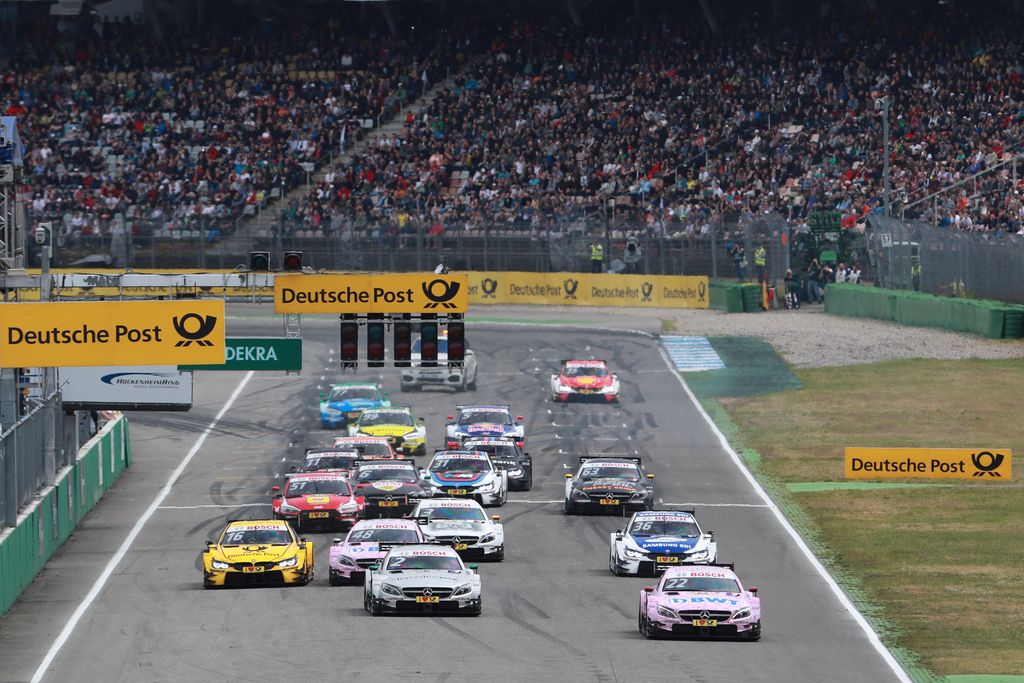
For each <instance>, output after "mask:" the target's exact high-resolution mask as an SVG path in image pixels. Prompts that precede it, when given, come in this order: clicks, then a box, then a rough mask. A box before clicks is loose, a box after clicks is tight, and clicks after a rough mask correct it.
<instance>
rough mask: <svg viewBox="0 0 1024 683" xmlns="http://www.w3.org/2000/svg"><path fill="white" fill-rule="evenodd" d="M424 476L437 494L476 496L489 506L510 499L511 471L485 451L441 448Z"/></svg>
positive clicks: (423, 472) (423, 473)
mask: <svg viewBox="0 0 1024 683" xmlns="http://www.w3.org/2000/svg"><path fill="white" fill-rule="evenodd" d="M421 476H422V478H423V482H424V486H425V487H427V488H428V489H429V490H430V492H431V494H432V495H434V496H452V497H466V498H472V499H473V500H475V501H477V502H478V503H480V504H481V505H487V506H500V505H504V504H505V503H506V501H508V473H507V472H505V471H503V470H499V469H498V468H497V467H495V466H494V463H492V462H491V456H489V455H487V454H486V453H484V452H482V451H437V452H436V453H434V457H433V458H432V459H431V461H430V464H429V465H428V466H427V467H426V469H423V470H421Z"/></svg>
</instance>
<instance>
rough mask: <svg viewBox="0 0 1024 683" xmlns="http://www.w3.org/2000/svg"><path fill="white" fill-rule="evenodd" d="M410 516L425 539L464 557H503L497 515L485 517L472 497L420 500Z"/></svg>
mask: <svg viewBox="0 0 1024 683" xmlns="http://www.w3.org/2000/svg"><path fill="white" fill-rule="evenodd" d="M410 517H412V518H413V519H415V520H416V521H417V522H418V523H419V524H420V531H422V532H423V536H424V538H426V540H428V541H433V542H435V543H440V544H442V545H446V546H449V547H451V548H452V549H454V550H455V552H457V553H459V555H460V556H461V557H462V559H464V560H468V559H477V560H494V561H495V562H501V561H502V560H503V559H505V529H504V527H502V525H501V516H499V515H494V516H492V517H490V518H488V517H487V513H485V512H484V509H483V507H481V506H480V503H478V502H476V501H475V500H466V499H463V498H430V499H427V500H421V501H419V502H418V503H417V504H416V507H415V508H414V509H413V511H412V514H411V515H410Z"/></svg>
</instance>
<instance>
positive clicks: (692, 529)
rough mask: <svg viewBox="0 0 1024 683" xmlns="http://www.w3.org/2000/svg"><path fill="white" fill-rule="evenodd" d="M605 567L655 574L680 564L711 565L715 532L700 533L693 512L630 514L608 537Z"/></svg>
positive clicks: (715, 554) (714, 556)
mask: <svg viewBox="0 0 1024 683" xmlns="http://www.w3.org/2000/svg"><path fill="white" fill-rule="evenodd" d="M609 542H610V552H609V556H608V568H609V569H610V570H611V572H612V573H613V574H616V575H620V576H621V575H623V574H647V575H652V574H657V573H660V572H663V571H665V570H666V569H669V568H670V567H676V566H679V565H681V564H714V563H715V561H717V559H718V544H717V543H716V542H715V536H714V532H712V531H707V532H704V531H701V528H700V526H699V525H698V524H697V519H696V518H695V517H694V516H693V510H650V511H642V512H635V513H633V517H632V518H631V519H630V520H629V523H628V524H627V525H626V527H625V528H624V529H618V530H616V531H613V532H612V534H611V536H610V538H609Z"/></svg>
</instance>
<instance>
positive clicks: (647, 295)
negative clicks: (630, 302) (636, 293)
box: [640, 282, 654, 301]
mask: <svg viewBox="0 0 1024 683" xmlns="http://www.w3.org/2000/svg"><path fill="white" fill-rule="evenodd" d="M653 291H654V285H652V284H651V283H650V282H645V283H643V284H642V285H640V293H641V295H642V296H643V298H642V299H640V300H641V301H650V300H651V292H653Z"/></svg>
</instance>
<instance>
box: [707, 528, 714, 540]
mask: <svg viewBox="0 0 1024 683" xmlns="http://www.w3.org/2000/svg"><path fill="white" fill-rule="evenodd" d="M705 533H706V534H707V535H708V536H711V537H712V538H714V537H715V532H714V531H713V530H711V529H708V530H707V531H706V532H705Z"/></svg>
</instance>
